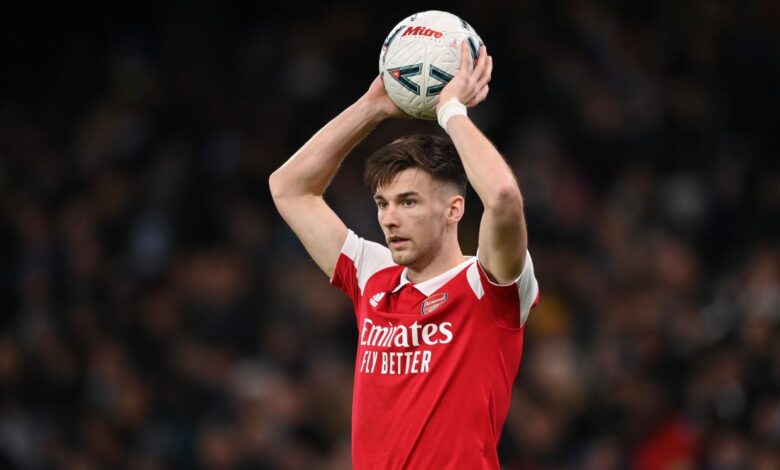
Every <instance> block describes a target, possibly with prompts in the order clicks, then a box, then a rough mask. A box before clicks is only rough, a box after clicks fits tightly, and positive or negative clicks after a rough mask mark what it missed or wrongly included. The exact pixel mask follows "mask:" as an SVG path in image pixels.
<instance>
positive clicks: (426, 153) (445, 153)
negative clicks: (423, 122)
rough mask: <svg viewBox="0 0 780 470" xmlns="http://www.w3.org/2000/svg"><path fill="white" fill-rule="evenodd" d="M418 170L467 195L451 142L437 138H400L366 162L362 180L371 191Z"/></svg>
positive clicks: (465, 181)
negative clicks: (404, 174) (411, 169)
mask: <svg viewBox="0 0 780 470" xmlns="http://www.w3.org/2000/svg"><path fill="white" fill-rule="evenodd" d="M409 168H419V169H421V170H423V171H425V172H427V173H428V174H430V175H431V176H432V177H433V178H436V179H438V180H440V181H443V182H446V183H452V184H453V185H454V186H455V187H457V188H458V193H459V194H461V195H463V196H465V195H466V183H467V182H468V179H467V178H466V170H464V169H463V163H462V162H461V161H460V157H459V156H458V152H457V151H456V150H455V145H453V144H452V141H451V140H449V139H446V138H444V137H440V136H436V135H425V134H415V135H410V136H406V137H401V138H399V139H396V140H394V141H393V142H391V143H389V144H387V145H385V146H384V147H382V148H380V149H379V150H377V151H376V152H374V154H373V155H371V157H370V158H369V159H368V161H366V171H365V173H364V174H363V180H364V181H365V182H366V185H368V187H369V188H371V191H372V192H374V191H376V189H377V188H378V187H379V186H384V185H386V184H389V183H390V182H392V181H393V178H395V177H396V175H398V174H399V173H401V172H402V171H404V170H406V169H409Z"/></svg>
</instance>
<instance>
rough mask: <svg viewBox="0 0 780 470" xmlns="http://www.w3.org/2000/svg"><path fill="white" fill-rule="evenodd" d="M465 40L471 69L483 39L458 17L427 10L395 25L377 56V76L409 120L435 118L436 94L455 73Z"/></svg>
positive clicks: (443, 12)
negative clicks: (378, 75)
mask: <svg viewBox="0 0 780 470" xmlns="http://www.w3.org/2000/svg"><path fill="white" fill-rule="evenodd" d="M463 41H467V43H468V45H469V50H470V52H471V53H470V55H469V60H470V61H471V64H470V66H471V67H473V66H474V60H475V59H476V58H477V57H478V55H479V49H480V47H482V39H481V38H480V37H479V35H478V34H477V32H476V31H474V28H472V27H471V25H469V24H468V23H467V22H466V21H465V20H463V19H461V18H460V17H458V16H456V15H453V14H452V13H448V12H446V11H436V10H430V11H424V12H421V13H415V14H414V15H411V16H409V17H408V18H405V19H404V20H403V21H401V22H400V23H398V24H397V25H396V26H395V27H394V28H393V29H392V30H391V31H390V34H388V35H387V39H385V42H384V44H382V50H381V52H380V53H379V73H381V74H382V80H383V82H384V84H385V89H386V90H387V94H388V95H390V99H392V100H393V102H394V103H395V104H396V105H398V107H399V108H401V109H402V110H404V111H405V112H406V113H407V114H410V115H411V116H414V117H416V118H419V119H431V120H433V119H436V104H437V103H438V102H439V94H440V93H441V90H442V88H444V86H445V85H446V84H447V83H449V81H450V80H451V79H452V77H453V76H454V75H455V73H456V72H457V71H458V67H459V66H460V45H461V42H463Z"/></svg>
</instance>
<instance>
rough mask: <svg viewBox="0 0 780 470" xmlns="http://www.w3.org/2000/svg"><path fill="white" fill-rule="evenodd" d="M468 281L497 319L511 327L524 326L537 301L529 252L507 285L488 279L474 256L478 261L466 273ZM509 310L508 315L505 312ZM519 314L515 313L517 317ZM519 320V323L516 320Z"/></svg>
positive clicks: (537, 291)
mask: <svg viewBox="0 0 780 470" xmlns="http://www.w3.org/2000/svg"><path fill="white" fill-rule="evenodd" d="M467 277H468V280H469V284H470V285H471V288H472V290H473V291H474V293H475V295H476V296H477V297H478V298H480V299H482V298H483V297H486V299H485V300H486V301H487V302H490V303H491V308H492V309H493V310H494V311H495V313H496V315H497V316H498V317H499V318H502V319H504V320H506V322H507V323H508V325H510V326H523V325H524V324H525V322H526V320H528V316H529V314H530V313H531V309H533V308H534V307H535V306H536V304H537V303H538V302H539V283H538V281H537V280H536V275H535V273H534V263H533V259H532V258H531V253H529V252H528V251H526V253H525V265H524V266H523V270H522V272H521V273H520V275H519V276H518V277H517V279H515V280H514V281H512V282H510V283H508V284H497V283H495V282H493V281H491V280H490V277H489V276H488V275H487V273H486V272H485V270H484V268H483V267H482V265H481V264H480V262H479V258H477V262H476V263H474V265H473V266H472V267H471V268H470V269H469V272H468V273H467ZM507 312H508V313H509V316H507V315H506V313H507ZM516 315H518V316H516ZM518 320H519V323H518Z"/></svg>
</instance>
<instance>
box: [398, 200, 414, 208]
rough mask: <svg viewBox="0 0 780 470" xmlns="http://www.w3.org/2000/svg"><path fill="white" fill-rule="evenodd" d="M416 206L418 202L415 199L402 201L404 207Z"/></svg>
mask: <svg viewBox="0 0 780 470" xmlns="http://www.w3.org/2000/svg"><path fill="white" fill-rule="evenodd" d="M415 204H417V200H415V199H404V200H403V201H401V205H402V206H404V207H414V205H415Z"/></svg>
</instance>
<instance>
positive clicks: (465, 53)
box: [458, 41, 469, 73]
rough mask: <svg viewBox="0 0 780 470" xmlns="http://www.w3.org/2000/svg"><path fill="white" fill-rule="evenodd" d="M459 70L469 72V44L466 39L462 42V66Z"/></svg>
mask: <svg viewBox="0 0 780 470" xmlns="http://www.w3.org/2000/svg"><path fill="white" fill-rule="evenodd" d="M458 72H462V73H469V46H468V44H467V43H466V41H461V42H460V67H459V68H458Z"/></svg>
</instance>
